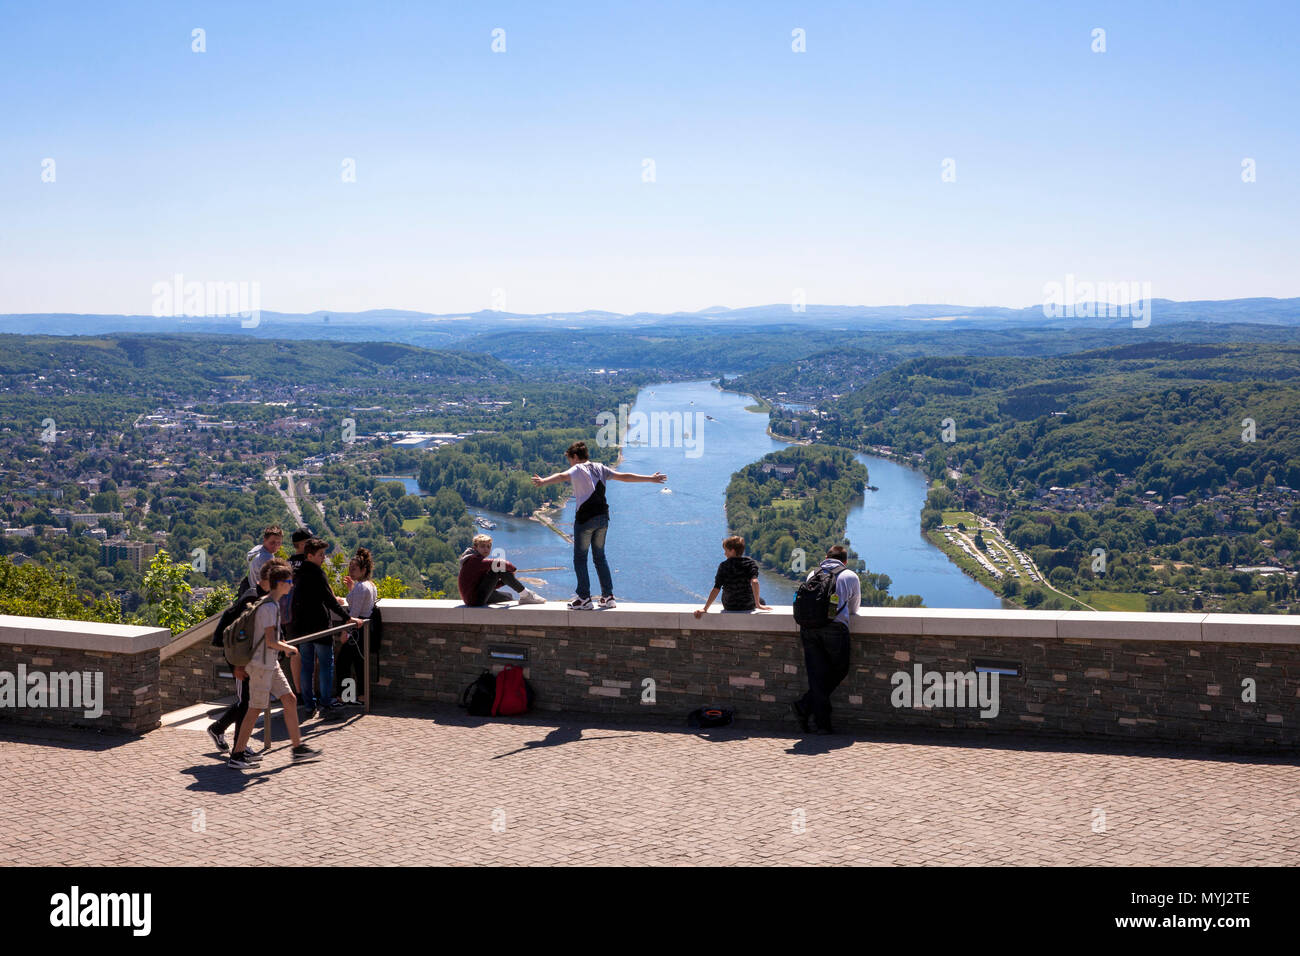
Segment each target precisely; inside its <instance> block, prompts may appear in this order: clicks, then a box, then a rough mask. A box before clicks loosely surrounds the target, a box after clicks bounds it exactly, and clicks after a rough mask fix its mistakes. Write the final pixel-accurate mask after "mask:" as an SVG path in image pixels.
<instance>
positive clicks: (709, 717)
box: [686, 707, 735, 727]
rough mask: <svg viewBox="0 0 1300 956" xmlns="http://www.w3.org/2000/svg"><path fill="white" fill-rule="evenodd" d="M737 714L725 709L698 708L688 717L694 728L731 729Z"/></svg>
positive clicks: (688, 721) (687, 721)
mask: <svg viewBox="0 0 1300 956" xmlns="http://www.w3.org/2000/svg"><path fill="white" fill-rule="evenodd" d="M734 717H735V714H734V713H733V712H732V711H730V710H727V709H726V708H725V707H697V708H695V709H694V710H693V711H691V712H690V713H689V714H688V715H687V716H686V723H688V724H689V725H690V726H692V727H730V726H731V721H732V720H733V719H734Z"/></svg>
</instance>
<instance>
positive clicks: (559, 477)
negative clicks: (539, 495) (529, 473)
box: [533, 471, 569, 488]
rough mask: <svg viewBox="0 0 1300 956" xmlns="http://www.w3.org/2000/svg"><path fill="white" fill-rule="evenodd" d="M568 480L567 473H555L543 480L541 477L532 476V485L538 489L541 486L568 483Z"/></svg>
mask: <svg viewBox="0 0 1300 956" xmlns="http://www.w3.org/2000/svg"><path fill="white" fill-rule="evenodd" d="M568 480H569V473H568V472H567V471H557V472H556V473H555V474H553V475H547V476H546V477H545V478H543V477H541V476H540V475H533V484H534V485H536V486H537V487H539V488H540V487H541V486H542V485H556V484H559V483H560V482H562V481H568Z"/></svg>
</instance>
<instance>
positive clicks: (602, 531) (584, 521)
mask: <svg viewBox="0 0 1300 956" xmlns="http://www.w3.org/2000/svg"><path fill="white" fill-rule="evenodd" d="M564 455H565V458H567V459H568V461H569V467H568V468H567V469H566V470H565V471H557V472H556V473H555V474H553V475H547V476H546V477H545V478H543V477H541V476H540V475H533V484H534V485H537V486H538V487H541V486H542V485H554V484H558V483H559V482H561V481H567V482H569V483H570V484H572V485H573V497H574V498H575V499H576V501H577V505H578V510H577V513H576V514H575V515H574V517H573V571H574V574H576V575H577V578H578V592H577V597H575V598H574V599H573V600H572V601H570V602H569V607H570V608H572V609H573V610H576V611H589V610H591V609H592V606H593V605H592V603H591V577H590V575H589V574H588V572H587V553H588V552H589V551H590V552H591V560H592V562H593V563H594V564H595V565H596V576H597V577H598V578H599V579H600V607H602V608H612V607H615V606H616V604H615V601H614V578H613V575H611V574H610V573H609V562H608V561H607V560H605V535H606V534H607V533H608V531H609V503H608V502H607V501H606V500H605V482H606V481H633V482H639V481H653V482H655V483H656V484H663V483H664V482H665V481H667V480H668V476H667V475H665V474H663V473H662V472H658V471H656V472H655V473H654V474H653V475H637V474H633V473H632V472H625V471H615V470H614V469H613V468H611V467H609V465H602V464H601V463H600V462H598V461H591V460H590V456H589V455H588V453H587V443H586V442H584V441H576V442H574V443H573V444H572V445H570V446H569V447H568V450H567V451H565V453H564Z"/></svg>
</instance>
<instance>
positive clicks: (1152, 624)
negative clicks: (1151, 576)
mask: <svg viewBox="0 0 1300 956" xmlns="http://www.w3.org/2000/svg"><path fill="white" fill-rule="evenodd" d="M1228 616H1230V617H1236V618H1238V619H1240V618H1242V617H1246V616H1247V615H1241V614H1239V615H1228ZM1204 618H1205V615H1204V614H1145V613H1143V614H1133V613H1126V612H1123V611H1084V612H1080V613H1074V612H1070V611H1065V612H1062V614H1061V619H1060V621H1058V622H1057V636H1058V637H1062V638H1078V639H1083V640H1090V641H1195V642H1197V643H1199V642H1200V640H1201V621H1202V620H1203V619H1204Z"/></svg>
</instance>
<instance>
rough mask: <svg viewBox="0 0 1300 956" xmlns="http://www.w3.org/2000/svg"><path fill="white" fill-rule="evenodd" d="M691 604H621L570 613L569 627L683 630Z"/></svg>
mask: <svg viewBox="0 0 1300 956" xmlns="http://www.w3.org/2000/svg"><path fill="white" fill-rule="evenodd" d="M690 608H691V605H689V604H633V605H624V604H620V605H619V606H618V607H614V608H610V609H608V610H603V611H602V610H599V609H593V610H590V611H570V612H569V627H645V628H653V629H663V630H669V631H676V630H681V626H682V612H684V611H687V610H689V609H690Z"/></svg>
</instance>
